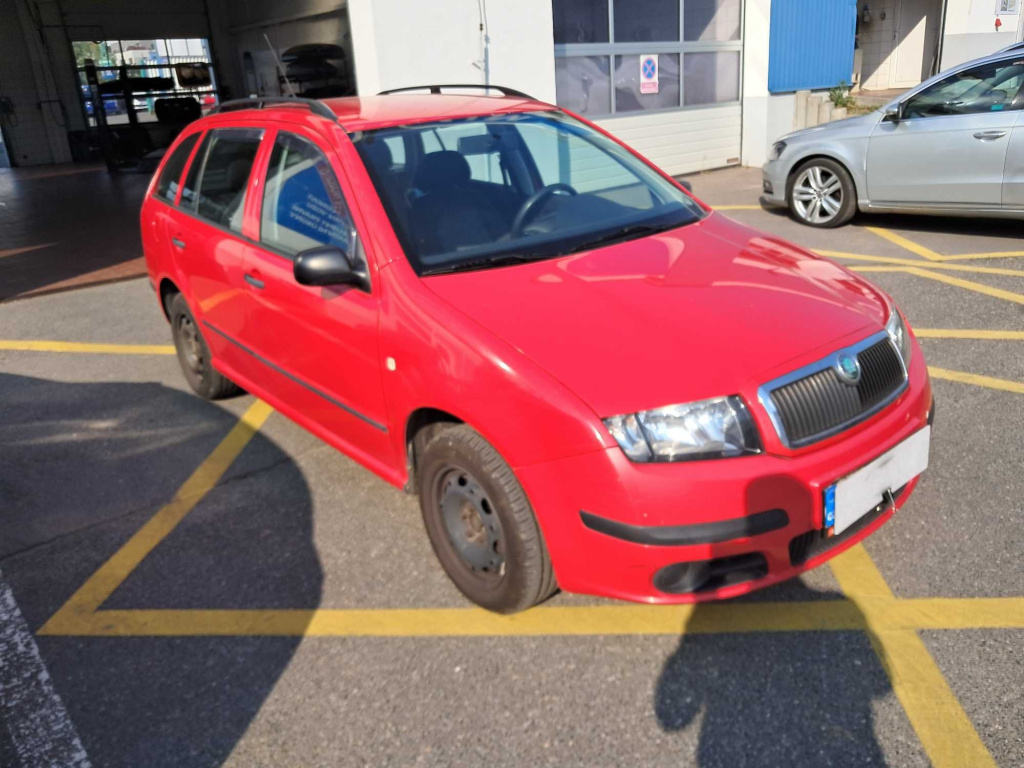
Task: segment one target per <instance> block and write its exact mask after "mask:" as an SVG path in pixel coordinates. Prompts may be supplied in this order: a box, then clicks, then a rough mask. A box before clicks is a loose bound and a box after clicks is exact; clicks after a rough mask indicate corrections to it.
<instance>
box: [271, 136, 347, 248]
mask: <svg viewBox="0 0 1024 768" xmlns="http://www.w3.org/2000/svg"><path fill="white" fill-rule="evenodd" d="M260 239H261V240H262V241H263V242H264V243H266V244H267V245H269V246H271V247H272V248H275V249H277V250H279V251H282V252H284V253H286V254H288V255H294V254H296V253H298V252H299V251H303V250H306V249H307V248H315V247H316V246H318V245H336V246H338V247H339V248H341V249H343V250H344V251H345V252H346V253H347V254H349V256H350V257H355V255H356V247H355V246H356V231H355V226H354V225H353V223H352V216H351V214H350V213H349V210H348V206H347V205H345V199H344V197H343V196H342V193H341V186H340V185H339V184H338V179H337V177H336V176H335V175H334V171H333V170H332V169H331V165H330V163H329V162H328V161H327V158H326V157H325V156H324V154H323V153H322V152H321V151H320V150H319V149H317V148H316V147H315V146H314V145H313V144H311V143H310V142H308V141H306V140H305V139H302V138H299V137H298V136H295V135H294V134H290V133H279V134H278V136H277V140H276V141H275V142H274V151H273V152H272V153H271V155H270V167H269V169H268V170H267V183H266V184H265V185H264V187H263V213H262V215H261V225H260Z"/></svg>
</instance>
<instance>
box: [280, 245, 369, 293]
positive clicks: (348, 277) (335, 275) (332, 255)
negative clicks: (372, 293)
mask: <svg viewBox="0 0 1024 768" xmlns="http://www.w3.org/2000/svg"><path fill="white" fill-rule="evenodd" d="M293 273H294V275H295V282H297V283H299V284H300V285H323V286H327V285H354V286H356V287H357V288H362V289H363V290H364V291H365V290H368V289H369V279H368V278H367V275H366V271H365V270H364V269H363V268H362V267H357V266H355V265H354V264H353V263H352V260H351V259H350V258H349V256H348V254H347V253H345V251H344V250H342V249H341V248H339V247H338V246H336V245H320V246H317V247H316V248H309V249H307V250H305V251H301V252H299V253H298V254H297V255H296V256H295V267H294V270H293Z"/></svg>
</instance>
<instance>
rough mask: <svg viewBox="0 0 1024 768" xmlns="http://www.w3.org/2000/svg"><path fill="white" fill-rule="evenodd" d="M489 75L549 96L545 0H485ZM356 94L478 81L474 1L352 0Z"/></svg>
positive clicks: (551, 80) (551, 68) (479, 44)
mask: <svg viewBox="0 0 1024 768" xmlns="http://www.w3.org/2000/svg"><path fill="white" fill-rule="evenodd" d="M484 5H485V7H486V17H487V32H488V37H489V38H490V42H489V45H488V46H487V60H488V65H489V81H490V82H491V83H492V84H496V85H505V86H508V87H510V88H516V89H518V90H521V91H524V92H525V93H529V94H530V95H532V96H534V97H535V98H538V99H541V100H542V101H552V102H553V101H554V100H555V53H554V44H553V42H552V41H553V37H554V35H553V31H552V29H553V28H552V20H551V0H489V2H487V0H485V3H484ZM349 20H350V23H351V25H352V40H353V46H354V48H355V60H356V81H357V84H358V89H359V93H360V94H362V95H371V94H375V93H377V92H378V91H381V90H385V89H388V88H401V87H403V86H411V85H424V84H430V83H483V82H484V70H483V67H484V58H485V56H484V45H483V41H482V39H481V38H482V35H481V32H480V12H479V4H478V2H477V0H431V2H416V3H412V2H409V0H351V2H350V4H349Z"/></svg>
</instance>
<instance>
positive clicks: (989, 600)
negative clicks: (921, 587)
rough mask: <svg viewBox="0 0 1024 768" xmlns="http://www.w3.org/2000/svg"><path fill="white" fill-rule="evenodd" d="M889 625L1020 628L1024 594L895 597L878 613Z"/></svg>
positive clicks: (945, 627) (885, 624)
mask: <svg viewBox="0 0 1024 768" xmlns="http://www.w3.org/2000/svg"><path fill="white" fill-rule="evenodd" d="M879 624H881V625H883V626H885V627H887V628H892V629H897V628H903V629H1021V628H1024V597H928V598H911V599H907V600H894V601H893V602H892V603H891V604H890V605H888V606H886V607H885V608H884V609H882V611H881V612H880V615H879Z"/></svg>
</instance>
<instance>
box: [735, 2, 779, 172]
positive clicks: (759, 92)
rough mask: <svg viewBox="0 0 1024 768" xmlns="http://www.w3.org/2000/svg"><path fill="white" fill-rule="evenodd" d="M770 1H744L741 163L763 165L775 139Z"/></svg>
mask: <svg viewBox="0 0 1024 768" xmlns="http://www.w3.org/2000/svg"><path fill="white" fill-rule="evenodd" d="M771 12H772V3H771V0H746V10H745V13H744V17H743V73H742V76H743V143H742V146H741V158H742V160H741V161H742V163H743V165H753V166H758V165H763V164H764V161H765V160H767V159H768V148H769V147H770V146H771V144H772V142H773V141H774V140H775V138H776V137H775V136H772V135H771V133H772V131H773V128H770V127H769V126H770V124H771V122H772V121H771V116H770V110H769V99H771V96H770V95H769V93H768V34H769V29H770V20H771Z"/></svg>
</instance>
